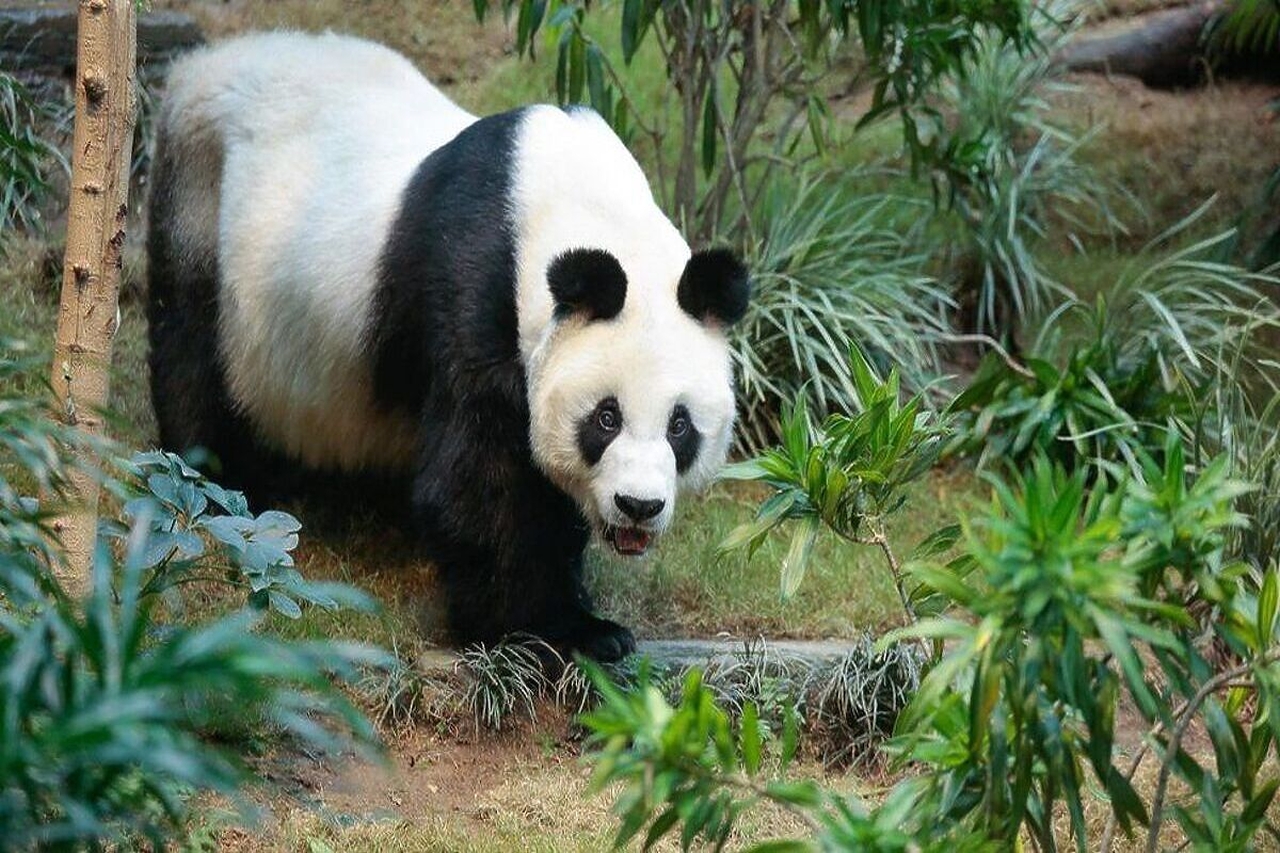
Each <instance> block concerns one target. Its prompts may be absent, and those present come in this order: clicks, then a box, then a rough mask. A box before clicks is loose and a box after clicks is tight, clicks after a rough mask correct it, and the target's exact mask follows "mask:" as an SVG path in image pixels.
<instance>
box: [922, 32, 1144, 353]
mask: <svg viewBox="0 0 1280 853" xmlns="http://www.w3.org/2000/svg"><path fill="white" fill-rule="evenodd" d="M1059 17H1060V16H1059V15H1054V14H1051V13H1049V12H1046V11H1044V9H1043V7H1041V9H1040V10H1038V12H1037V18H1036V22H1037V28H1038V29H1039V30H1040V32H1041V35H1040V38H1041V40H1042V41H1043V43H1044V45H1045V50H1043V51H1041V52H1038V53H1035V54H1033V55H1024V53H1023V52H1022V51H1019V50H1016V49H1014V48H1013V47H1012V46H1010V45H1009V44H1007V43H1006V42H1005V41H1004V40H1003V39H1001V38H998V37H995V36H991V37H987V38H984V39H981V40H980V41H979V44H978V46H977V47H976V48H975V50H974V51H973V52H972V54H971V55H970V56H969V57H968V58H967V59H966V62H965V64H964V65H963V66H962V67H961V68H959V69H957V71H956V73H955V74H953V75H952V76H951V77H949V78H948V84H947V85H946V86H945V87H944V94H945V101H946V105H947V109H948V113H949V114H950V115H953V116H954V119H953V120H952V121H953V124H954V127H952V128H950V129H947V128H946V127H944V122H943V119H942V117H941V116H940V117H939V118H938V119H937V123H938V126H937V127H936V128H934V129H933V130H931V131H930V133H931V134H932V135H933V136H935V137H937V138H938V139H939V140H940V141H939V143H938V144H939V145H942V144H945V145H946V146H947V153H946V154H945V155H939V157H938V158H937V159H938V160H939V161H940V162H941V163H942V164H943V168H942V169H940V170H939V171H938V172H937V173H936V174H935V176H934V180H935V191H936V192H939V193H945V194H946V195H947V197H948V199H949V201H950V203H951V204H950V207H951V208H952V209H953V210H954V213H952V210H951V209H946V210H944V211H943V213H944V217H945V218H946V219H947V221H948V223H950V222H954V226H958V230H959V233H960V234H962V235H963V240H962V241H961V242H960V243H959V245H958V246H957V247H956V249H955V252H956V254H957V256H958V257H957V258H956V265H957V266H958V267H959V269H960V270H961V273H960V277H959V279H958V281H957V282H956V286H957V292H956V297H957V301H958V302H959V304H960V308H961V317H960V320H959V322H960V325H961V326H962V327H963V331H965V332H977V333H991V334H995V335H1001V336H1004V337H1006V338H1007V340H1008V341H1009V342H1011V343H1016V340H1017V339H1016V336H1015V335H1014V332H1015V331H1016V328H1017V325H1018V324H1020V323H1025V322H1028V321H1029V320H1032V319H1034V318H1036V317H1039V316H1044V315H1045V314H1046V313H1048V312H1049V311H1051V310H1052V309H1053V307H1054V306H1055V305H1057V304H1058V303H1059V302H1060V301H1061V300H1063V299H1064V298H1070V296H1071V291H1070V289H1069V288H1068V287H1067V286H1066V285H1064V284H1063V283H1061V282H1059V281H1057V280H1056V279H1055V278H1054V277H1053V276H1052V275H1051V274H1050V273H1049V272H1048V270H1046V269H1045V266H1044V264H1043V263H1042V261H1041V260H1040V250H1041V247H1042V246H1043V245H1044V244H1045V243H1046V242H1048V241H1049V240H1050V239H1053V240H1056V241H1059V242H1060V243H1065V244H1071V245H1076V246H1079V245H1080V244H1081V237H1084V236H1092V235H1104V236H1105V235H1112V234H1116V233H1123V232H1124V231H1125V224H1124V221H1123V219H1122V218H1121V215H1120V210H1119V209H1118V208H1117V203H1123V204H1124V206H1125V207H1129V208H1135V209H1136V208H1137V203H1136V201H1134V199H1133V198H1132V196H1130V195H1129V194H1128V193H1127V192H1125V191H1124V190H1123V188H1121V187H1119V186H1117V185H1115V184H1113V183H1112V182H1109V181H1107V180H1106V179H1105V178H1104V177H1103V176H1102V175H1101V174H1100V173H1099V172H1098V171H1096V170H1095V169H1093V168H1092V167H1091V166H1089V165H1088V164H1087V163H1086V162H1085V161H1084V160H1083V159H1082V158H1081V156H1080V151H1081V149H1082V148H1083V147H1084V146H1085V145H1087V144H1088V142H1089V141H1090V139H1091V138H1092V134H1091V133H1084V134H1079V133H1076V132H1073V131H1072V130H1071V129H1069V128H1068V127H1067V126H1066V125H1065V124H1062V123H1059V122H1054V121H1053V120H1051V118H1050V116H1051V115H1052V114H1053V111H1052V110H1051V108H1050V106H1049V103H1048V101H1047V100H1046V96H1047V94H1048V93H1050V92H1052V91H1053V90H1055V89H1065V88H1067V87H1066V86H1065V85H1064V84H1062V83H1059V82H1057V81H1056V80H1055V79H1054V77H1055V74H1056V71H1055V69H1054V65H1053V55H1054V53H1055V52H1056V51H1057V49H1058V48H1060V47H1061V46H1062V45H1063V44H1064V43H1065V41H1066V38H1067V36H1068V35H1069V33H1070V31H1071V29H1072V27H1071V26H1070V25H1069V24H1064V23H1062V22H1061V21H1060V20H1059Z"/></svg>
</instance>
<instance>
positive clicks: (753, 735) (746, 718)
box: [741, 702, 761, 776]
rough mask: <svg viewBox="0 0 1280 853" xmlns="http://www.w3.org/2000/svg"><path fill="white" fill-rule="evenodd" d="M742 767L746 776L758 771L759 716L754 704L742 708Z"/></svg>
mask: <svg viewBox="0 0 1280 853" xmlns="http://www.w3.org/2000/svg"><path fill="white" fill-rule="evenodd" d="M741 726H742V766H743V768H744V769H745V770H746V771H747V775H748V776H754V775H756V773H757V772H759V770H760V755H761V748H760V714H759V713H758V712H757V711H756V703H755V702H747V703H746V705H744V706H743V708H742V722H741Z"/></svg>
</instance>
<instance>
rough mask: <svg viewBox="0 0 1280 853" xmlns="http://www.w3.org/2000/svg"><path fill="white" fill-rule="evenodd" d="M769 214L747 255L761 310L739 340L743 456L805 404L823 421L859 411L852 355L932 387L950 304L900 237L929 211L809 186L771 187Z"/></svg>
mask: <svg viewBox="0 0 1280 853" xmlns="http://www.w3.org/2000/svg"><path fill="white" fill-rule="evenodd" d="M761 210H762V213H761V215H760V217H759V221H760V222H761V224H762V228H763V229H764V233H763V234H762V235H761V237H760V239H759V240H758V241H756V242H755V243H754V244H753V245H751V246H750V247H749V249H748V262H749V265H750V267H751V269H752V275H753V279H754V288H755V289H754V293H753V296H752V303H751V307H750V309H749V311H748V313H747V317H746V318H745V320H744V321H743V322H742V323H740V324H739V325H738V327H737V329H736V330H735V331H734V336H733V350H734V358H735V360H736V361H737V364H738V376H739V383H740V388H739V405H740V407H741V412H742V420H741V426H740V432H739V444H740V447H741V448H742V449H744V450H746V451H750V452H759V451H762V450H763V449H765V448H766V447H768V446H770V445H771V444H772V442H773V441H774V440H775V438H776V437H777V436H778V430H779V414H780V412H781V409H782V405H783V404H784V403H786V402H789V401H791V400H793V399H795V398H796V396H797V395H803V396H804V397H805V398H806V399H807V400H808V401H809V403H810V406H809V408H810V410H811V411H814V412H816V413H826V412H833V411H842V412H851V411H857V408H858V397H857V393H856V391H855V388H854V383H853V378H852V376H851V375H850V372H849V348H850V345H851V344H853V343H856V344H857V345H858V346H859V347H861V348H862V350H863V352H865V353H867V354H868V355H869V356H870V357H871V358H872V359H873V360H879V361H882V362H891V363H893V364H896V365H898V367H899V370H900V371H901V372H902V376H903V380H904V383H905V384H906V385H907V386H909V387H910V388H911V389H914V390H919V389H922V388H925V387H927V386H928V385H929V383H930V382H931V381H932V380H933V379H934V377H935V376H936V375H937V369H938V362H937V353H936V352H935V348H934V344H935V341H936V340H937V337H938V335H939V334H942V333H944V332H945V331H946V329H947V323H946V310H947V308H948V306H949V305H950V300H949V297H948V295H947V293H946V291H945V289H944V288H943V287H942V286H941V285H939V284H938V282H936V281H934V280H933V279H932V278H930V277H929V276H928V275H926V274H925V273H924V272H923V271H922V270H923V267H924V263H925V258H924V256H923V255H922V254H919V253H915V252H913V251H911V250H910V248H909V246H908V241H907V240H906V238H905V237H904V236H903V234H904V231H905V230H906V229H904V228H901V227H896V226H897V225H898V223H896V222H895V218H897V217H901V216H903V215H915V216H918V215H920V214H922V213H923V209H922V208H920V207H919V203H918V202H914V201H910V200H907V199H904V198H900V197H895V196H891V195H885V194H880V193H871V194H859V193H858V192H857V191H856V189H855V188H854V186H853V185H852V182H851V181H848V180H846V181H844V182H834V181H833V180H832V179H830V178H829V177H819V176H814V175H807V176H805V177H804V178H802V180H801V182H800V185H799V186H798V187H796V188H790V187H786V186H783V185H782V184H774V185H772V186H771V187H769V189H768V191H767V192H766V193H765V195H764V199H763V202H762V208H761Z"/></svg>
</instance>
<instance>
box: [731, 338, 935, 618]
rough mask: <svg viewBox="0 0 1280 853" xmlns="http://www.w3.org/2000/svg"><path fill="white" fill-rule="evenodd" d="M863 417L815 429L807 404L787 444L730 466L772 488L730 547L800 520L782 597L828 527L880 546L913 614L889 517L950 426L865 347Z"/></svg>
mask: <svg viewBox="0 0 1280 853" xmlns="http://www.w3.org/2000/svg"><path fill="white" fill-rule="evenodd" d="M849 364H850V374H851V376H852V382H853V393H854V396H855V400H854V402H855V403H856V409H855V410H854V411H855V412H856V413H855V414H849V415H845V414H833V415H830V416H829V417H827V418H826V420H825V421H823V423H822V425H821V426H820V427H815V426H814V425H813V422H812V420H811V418H810V415H809V412H808V410H807V409H806V408H805V407H804V404H803V401H799V402H798V404H797V405H796V406H795V407H794V408H793V409H792V411H791V412H790V413H789V414H788V415H787V417H786V418H785V419H784V421H783V427H782V445H781V446H779V447H776V448H774V449H773V450H769V451H767V452H766V453H764V454H763V455H761V456H760V457H758V458H757V459H753V460H750V461H747V462H740V463H738V464H736V465H731V466H729V467H728V468H727V469H726V470H725V471H724V472H723V474H722V477H724V478H725V479H731V480H750V481H756V482H761V483H764V484H766V485H768V486H769V488H770V489H771V491H772V492H773V494H772V495H771V496H770V497H769V498H768V500H766V501H765V502H764V503H763V504H761V506H760V508H759V510H758V511H757V513H756V519H755V520H754V521H753V522H751V523H749V524H745V525H743V526H741V527H739V528H737V529H736V530H734V531H733V532H732V533H730V534H729V537H728V538H727V539H726V540H725V542H724V543H723V544H722V546H721V547H722V548H723V549H725V550H731V549H734V548H742V547H745V548H746V549H747V550H748V553H749V554H754V553H755V551H756V550H757V549H758V548H759V547H760V545H761V544H763V542H764V540H765V538H766V537H768V536H769V535H770V534H771V533H772V532H773V531H774V529H775V528H778V527H780V526H782V525H784V524H790V523H792V522H794V524H791V526H792V528H793V529H792V538H791V547H790V549H789V550H788V551H787V554H786V557H785V558H784V559H783V563H782V571H781V578H782V596H783V597H784V598H788V597H790V596H791V595H793V594H794V593H795V591H796V589H797V588H798V587H799V585H800V582H801V580H803V578H804V573H805V570H806V568H807V566H808V563H809V559H810V557H811V556H812V553H813V544H814V541H815V539H816V538H817V535H818V530H819V528H820V526H822V525H826V526H827V527H829V528H830V529H831V530H833V531H834V532H835V533H837V534H838V535H839V536H840V537H841V538H843V539H845V540H847V541H849V542H852V543H856V544H862V545H870V546H873V547H876V548H879V549H880V550H881V552H882V553H883V554H884V557H885V561H886V563H887V564H888V567H889V570H890V571H891V573H892V574H893V579H894V585H895V586H896V587H897V590H898V595H899V597H900V598H901V600H902V604H903V608H904V610H905V611H906V612H907V615H908V616H912V615H914V614H913V609H912V605H911V603H910V602H909V601H908V597H907V593H906V589H905V587H904V586H903V577H902V573H901V566H900V564H899V561H898V559H897V557H896V556H895V555H894V553H893V550H892V548H891V547H890V545H889V541H888V539H887V538H886V536H885V526H884V522H885V518H886V517H887V516H888V515H889V514H891V513H893V512H896V511H897V510H899V509H900V508H901V507H902V505H903V503H904V500H905V499H904V497H903V489H904V488H905V487H906V486H907V485H908V484H910V483H911V482H913V481H914V480H916V479H918V478H919V477H921V476H922V475H923V474H924V473H925V472H926V471H928V470H929V468H930V466H932V464H933V463H934V462H935V461H936V460H937V457H938V454H939V452H940V451H941V448H942V442H943V436H944V433H945V430H946V426H945V424H944V423H942V422H940V421H939V419H938V418H937V417H935V416H934V415H932V414H931V413H929V412H927V411H925V410H924V408H923V403H922V400H921V398H919V397H915V398H913V399H911V400H909V401H907V402H905V403H904V402H902V400H901V399H900V383H899V379H898V373H897V370H894V371H892V372H890V374H889V377H888V379H885V380H881V379H880V378H879V377H878V376H876V375H875V373H874V372H873V371H872V369H871V366H870V365H869V364H868V363H867V362H866V360H865V359H864V358H863V356H862V355H861V353H859V352H858V351H857V350H856V349H854V350H853V352H852V353H851V355H850V358H849Z"/></svg>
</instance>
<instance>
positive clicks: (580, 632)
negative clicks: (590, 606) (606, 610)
mask: <svg viewBox="0 0 1280 853" xmlns="http://www.w3.org/2000/svg"><path fill="white" fill-rule="evenodd" d="M566 640H567V642H566V644H565V645H566V646H567V647H568V649H569V651H573V652H577V653H578V654H581V655H585V656H587V657H589V658H593V659H594V660H597V661H599V662H600V663H613V662H614V661H619V660H622V659H623V658H625V657H626V656H627V655H630V654H634V653H635V650H636V637H635V635H634V634H632V633H631V631H630V630H629V629H628V628H626V627H624V626H622V625H619V624H618V623H617V622H613V621H611V620H609V619H601V618H599V617H598V616H587V617H586V619H585V620H584V621H583V623H582V625H580V626H578V627H577V628H576V629H575V630H574V631H573V633H572V634H570V635H569V636H568V637H567V638H566Z"/></svg>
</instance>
